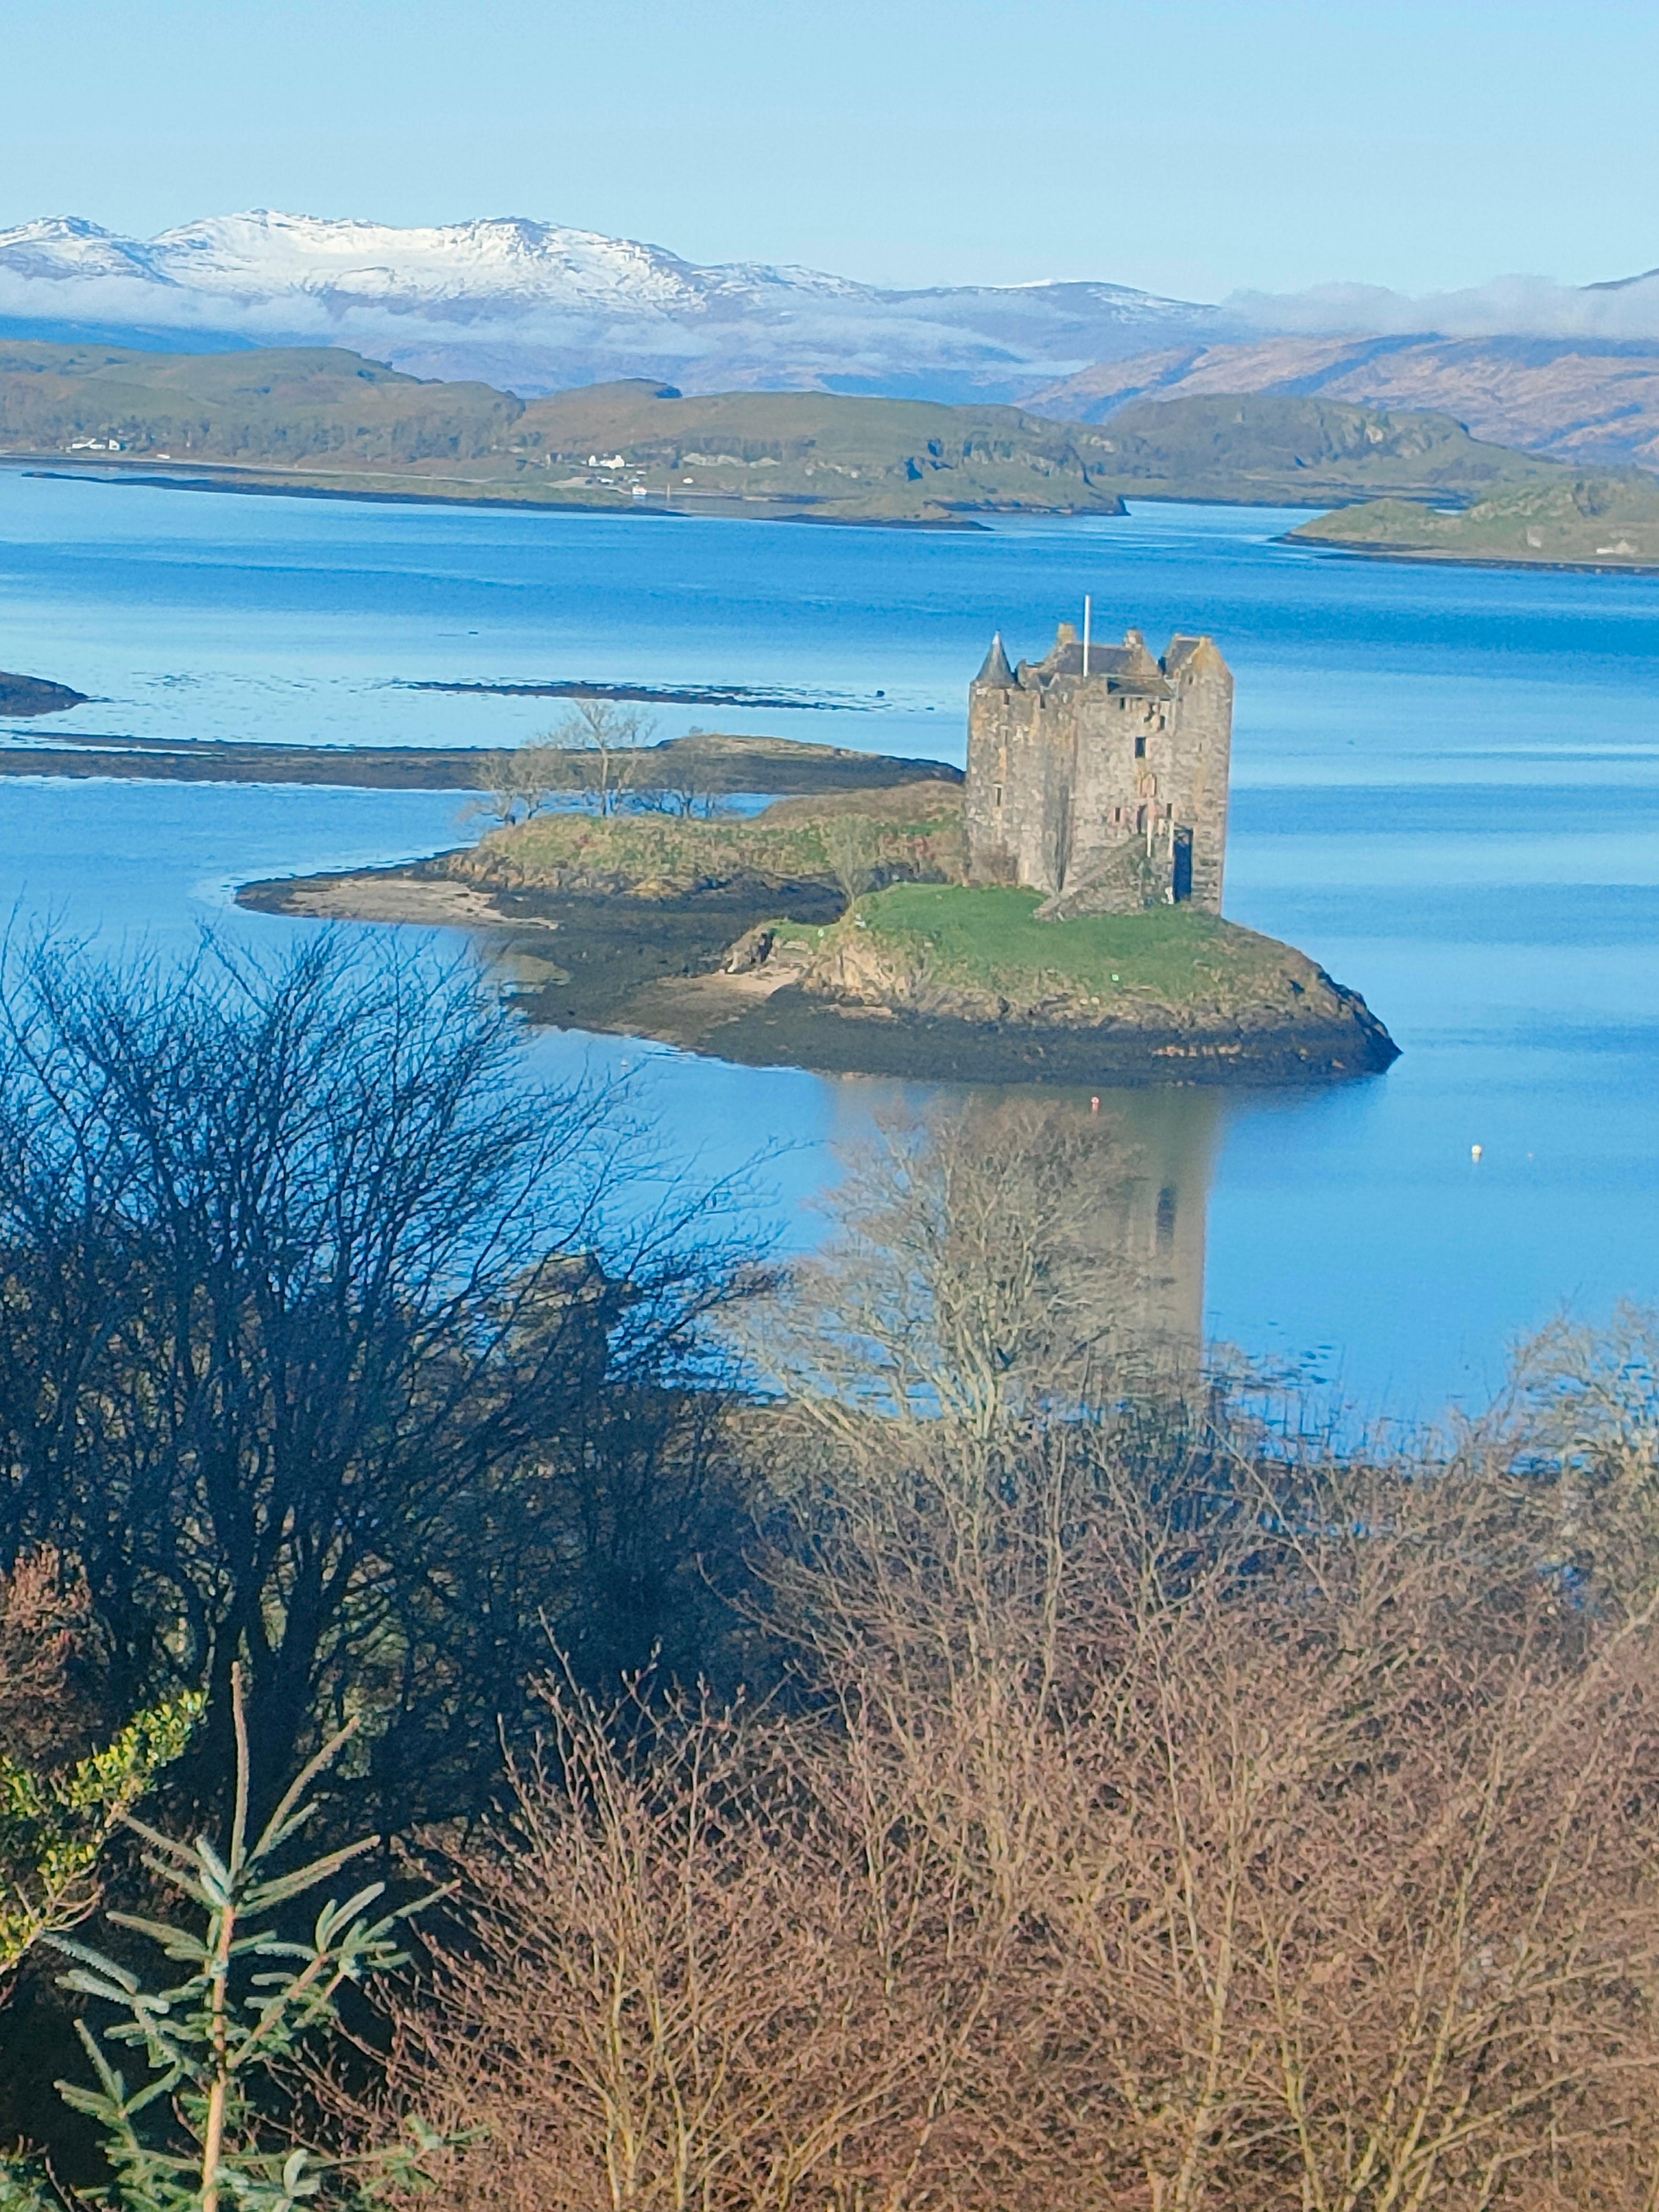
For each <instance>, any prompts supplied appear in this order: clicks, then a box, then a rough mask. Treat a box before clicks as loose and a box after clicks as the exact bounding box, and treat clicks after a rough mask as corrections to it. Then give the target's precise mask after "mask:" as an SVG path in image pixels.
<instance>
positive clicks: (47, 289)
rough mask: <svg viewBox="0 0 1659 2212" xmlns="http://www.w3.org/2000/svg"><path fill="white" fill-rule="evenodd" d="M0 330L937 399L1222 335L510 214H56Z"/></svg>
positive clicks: (1208, 325) (512, 377) (16, 274)
mask: <svg viewBox="0 0 1659 2212" xmlns="http://www.w3.org/2000/svg"><path fill="white" fill-rule="evenodd" d="M0 322H3V324H4V325H5V326H6V327H7V328H8V329H9V332H10V334H11V335H13V336H21V335H23V334H24V333H25V332H26V331H30V330H33V331H35V332H36V333H37V334H38V335H40V336H52V337H59V336H65V335H70V334H72V333H73V332H75V331H77V330H82V331H88V332H92V331H95V332H96V333H97V334H98V335H99V336H100V337H105V338H109V337H116V336H118V335H120V334H122V333H124V332H125V333H131V335H132V336H133V337H135V338H138V339H140V340H143V339H144V338H149V341H150V342H151V343H155V341H156V340H158V339H165V340H167V341H168V342H171V343H179V344H188V343H191V342H194V343H198V344H200V343H215V344H224V343H257V344H273V343H312V344H315V343H319V341H320V342H327V343H337V344H349V345H353V346H356V347H359V348H360V349H362V350H363V351H365V352H368V353H370V354H373V355H374V356H377V357H378V358H381V359H386V360H389V361H391V362H393V363H394V364H395V365H396V366H398V367H399V368H409V369H412V370H414V371H415V372H416V374H423V375H445V376H456V375H472V376H482V377H485V378H488V379H489V380H491V381H493V382H497V383H506V384H508V385H510V386H513V388H515V389H517V390H519V391H521V392H543V391H550V390H554V389H557V388H558V387H560V386H566V385H572V384H580V383H586V382H589V381H591V380H595V379H597V378H601V377H608V376H641V375H643V376H659V377H671V378H672V379H673V380H674V381H675V382H676V383H678V384H679V385H680V386H682V387H683V388H684V389H686V390H688V391H711V390H718V389H721V388H730V387H732V386H764V385H774V386H777V385H783V386H803V385H804V386H816V385H827V386H833V387H836V388H839V389H842V390H861V391H872V392H916V393H922V392H926V393H927V394H928V395H929V396H932V397H935V398H954V397H962V398H968V397H980V398H1019V397H1021V396H1022V395H1023V394H1024V392H1029V391H1030V390H1032V389H1034V388H1035V387H1036V386H1038V385H1039V384H1042V383H1043V382H1046V381H1049V380H1053V379H1054V378H1055V377H1057V376H1061V375H1064V374H1069V373H1070V372H1072V371H1073V370H1075V369H1077V368H1081V367H1083V366H1085V364H1087V363H1089V362H1097V361H1100V360H1103V359H1107V358H1111V357H1115V356H1121V355H1125V354H1132V353H1138V352H1143V351H1145V350H1146V349H1149V348H1151V347H1154V346H1158V345H1159V344H1164V343H1194V342H1197V341H1201V340H1208V339H1212V338H1216V337H1234V336H1240V335H1243V329H1242V327H1241V326H1240V325H1238V323H1237V320H1236V319H1234V318H1231V317H1228V316H1225V315H1224V314H1222V313H1218V310H1216V309H1214V308H1210V307H1194V306H1192V305H1189V304H1188V303H1187V302H1185V301H1176V300H1163V299H1159V298H1157V297H1156V296H1155V295H1152V294H1150V293H1146V292H1138V291H1134V290H1132V289H1128V288H1127V287H1126V286H1122V285H1116V284H1106V283H1051V284H1030V285H1019V286H1001V287H999V286H984V287H965V288H957V289H937V290H921V291H908V292H899V291H890V290H884V289H880V288H878V287H877V286H874V285H869V284H860V283H853V282H851V281H850V280H848V279H847V278H844V277H839V276H826V275H823V274H822V273H820V272H819V271H817V270H810V269H797V268H772V267H767V266H763V265H760V264H750V263H737V264H727V265H725V266H718V267H712V268H702V267H699V266H698V265H697V264H695V263H692V262H689V261H684V260H682V259H681V258H679V257H678V255H677V254H673V253H670V252H665V250H664V249H663V248H662V247H660V246H647V245H641V244H640V243H639V242H637V241H636V240H631V239H615V238H605V237H602V236H600V235H599V234H597V233H595V232H592V231H584V230H570V229H565V228H560V227H559V226H557V225H556V224H551V223H538V222H528V221H526V220H524V219H522V218H519V217H506V218H501V219H496V220H490V221H483V222H464V223H453V224H449V225H446V226H444V227H443V228H435V229H408V230H405V229H395V228H392V227H390V226H389V225H386V224H381V223H372V222H349V221H332V220H322V219H319V218H318V217H315V216H289V215H280V214H275V213H271V212H270V211H268V210H254V211H253V212H252V213H250V214H246V215H235V216H211V217H208V218H206V219H204V220H203V221H201V222H190V223H185V224H184V225H182V226H181V227H180V228H178V229H176V230H168V231H163V232H162V233H161V234H160V236H159V237H156V238H152V239H142V240H141V239H132V238H121V237H118V236H116V235H115V234H113V233H112V232H110V231H106V230H103V229H100V228H99V227H98V225H97V224H95V223H91V222H85V221H83V220H82V219H80V218H78V217H74V216H64V217H55V218H51V219H48V220H44V221H40V222H27V223H22V224H20V225H18V226H17V227H16V228H13V229H10V230H0Z"/></svg>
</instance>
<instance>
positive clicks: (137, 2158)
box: [52, 1670, 437, 2212]
mask: <svg viewBox="0 0 1659 2212" xmlns="http://www.w3.org/2000/svg"><path fill="white" fill-rule="evenodd" d="M231 1694H232V1700H233V1705H234V1723H235V1733H236V1801H235V1811H234V1817H233V1820H232V1823H231V1832H230V1840H229V1844H228V1849H227V1850H224V1851H223V1852H221V1851H220V1850H218V1849H217V1848H216V1846H215V1845H214V1844H212V1843H211V1842H210V1840H209V1839H208V1838H206V1837H205V1836H198V1837H197V1838H196V1839H195V1840H194V1842H193V1843H191V1844H181V1843H178V1842H175V1841H173V1839H172V1838H169V1837H167V1836H164V1835H162V1834H161V1833H160V1832H158V1831H157V1830H155V1829H154V1828H150V1827H147V1826H144V1825H143V1823H142V1822H140V1821H138V1820H133V1819H131V1816H129V1822H128V1825H129V1826H131V1827H132V1828H134V1829H135V1830H136V1831H137V1833H138V1834H139V1835H141V1836H142V1837H143V1838H144V1840H145V1842H146V1843H147V1844H149V1847H150V1848H149V1852H148V1853H147V1855H146V1857H145V1860H144V1864H145V1865H146V1867H147V1868H148V1869H149V1872H150V1873H151V1874H152V1875H154V1876H155V1878H156V1879H157V1881H160V1882H161V1883H162V1884H163V1885H164V1886H165V1887H167V1888H169V1889H171V1890H173V1891H174V1892H175V1893H177V1894H178V1895H179V1896H180V1897H182V1898H184V1899H186V1900H187V1901H188V1903H189V1904H191V1905H194V1906H195V1907H196V1908H197V1913H198V1915H199V1923H198V1925H197V1926H191V1925H187V1924H185V1923H184V1922H182V1921H179V1920H173V1921H159V1920H151V1919H146V1918H142V1917H138V1916H137V1915H136V1914H133V1913H127V1912H112V1913H111V1915H110V1916H109V1917H110V1919H111V1920H112V1923H114V1924H115V1925H116V1926H117V1927H119V1928H124V1929H128V1930H129V1931H131V1933H132V1934H134V1935H136V1936H143V1937H144V1938H146V1939H147V1940H148V1941H149V1942H152V1943H155V1944H156V1945H157V1946H158V1947H159V1948H161V1952H162V1954H164V1956H165V1957H166V1958H167V1960H170V1961H174V1962H176V1963H178V1964H179V1965H181V1966H184V1967H185V1969H186V1972H185V1976H184V1978H183V1979H182V1980H180V1981H178V1982H176V1983H174V1984H172V1985H171V1986H170V1987H167V1988H163V1989H156V1990H151V1989H148V1988H146V1987H145V1986H144V1984H143V1983H142V1982H141V1981H140V1980H139V1978H137V1975H135V1974H133V1973H131V1972H129V1971H128V1970H127V1968H126V1967H125V1966H121V1965H120V1964H119V1963H118V1961H116V1960H113V1959H110V1958H107V1957H106V1956H104V1955H103V1954H101V1953H100V1952H97V1951H93V1950H89V1949H88V1948H86V1947H85V1946H84V1945H82V1944H80V1943H76V1942H72V1941H70V1939H69V1938H67V1937H64V1936H56V1937H54V1938H53V1939H52V1941H53V1942H54V1944H55V1946H56V1948H58V1950H60V1951H62V1952H63V1953H64V1955H65V1956H66V1957H68V1958H70V1959H71V1960H74V1961H76V1964H75V1966H74V1967H73V1969H72V1971H71V1972H69V1973H68V1974H66V1975H64V1977H63V1985H64V1987H65V1988H66V1989H70V1990H76V1991H77V1992H78V1993H79V1994H80V1995H82V1996H88V1997H94V1998H96V1999H99V2000H100V2001H101V2002H104V2003H106V2004H109V2005H112V2006H113V2007H114V2008H116V2010H117V2011H118V2012H119V2013H121V2014H124V2015H125V2018H124V2019H122V2020H121V2021H119V2022H118V2024H117V2025H116V2026H115V2027H111V2028H108V2029H106V2031H105V2032H104V2035H103V2038H102V2043H100V2039H99V2038H98V2037H97V2036H96V2035H94V2033H93V2032H92V2030H91V2029H90V2028H88V2027H87V2025H86V2024H85V2022H84V2021H76V2027H77V2029H78V2031H79V2033H80V2036H81V2039H82V2042H83V2043H84V2045H86V2049H87V2052H88V2056H89V2057H90V2058H91V2060H92V2063H93V2067H94V2070H95V2072H96V2075H97V2077H98V2087H96V2088H86V2087H81V2086H80V2085H78V2084H76V2083H74V2082H69V2081H60V2082H59V2083H58V2088H59V2091H60V2093H62V2095H63V2097H64V2100H65V2101H66V2102H67V2103H68V2104H70V2106H73V2107H74V2109H75V2110H76V2112H84V2113H86V2114H87V2115H88V2118H91V2119H93V2120H94V2121H96V2122H97V2124H98V2125H99V2126H100V2129H101V2130H102V2131H103V2136H104V2143H105V2150H106V2155H107V2157H108V2159H109V2160H110V2163H111V2164H112V2166H113V2167H114V2169H115V2172H116V2175H117V2186H118V2195H119V2199H120V2202H121V2203H123V2204H124V2205H125V2206H127V2207H129V2208H130V2209H131V2212H216V2207H217V2205H218V2203H219V2202H220V2199H221V2198H222V2197H230V2198H233V2199H234V2201H235V2203H237V2204H238V2205H239V2206H245V2207H247V2208H248V2212H289V2208H290V2207H292V2206H295V2205H296V2204H298V2203H301V2202H305V2201H307V2200H314V2199H316V2198H318V2197H319V2195H320V2194H321V2193H322V2192H323V2191H324V2190H325V2188H329V2187H332V2189H333V2191H335V2193H336V2194H338V2193H341V2191H342V2190H343V2192H344V2193H346V2194H348V2195H352V2196H357V2197H362V2195H364V2194H365V2193H368V2194H373V2193H374V2188H375V2186H376V2184H377V2183H378V2184H380V2185H387V2184H388V2183H389V2182H391V2181H392V2180H394V2179H406V2178H407V2176H408V2174H409V2172H410V2166H411V2161H412V2160H413V2159H414V2158H416V2157H417V2156H418V2155H419V2154H420V2152H421V2151H422V2150H423V2149H428V2148H433V2147H434V2146H435V2142H436V2141H437V2138H435V2137H434V2136H431V2135H430V2134H429V2132H428V2130H426V2129H425V2128H424V2127H422V2124H420V2123H419V2122H418V2121H414V2120H411V2121H410V2123H409V2124H408V2133H409V2140H408V2143H407V2144H406V2145H404V2146H398V2147H396V2148H392V2149H391V2150H382V2151H376V2152H371V2153H368V2154H365V2155H364V2156H363V2157H362V2158H359V2159H356V2160H328V2159H325V2158H322V2157H320V2156H319V2155H318V2154H314V2153H313V2151H311V2150H310V2149H308V2148H306V2147H305V2146H303V2145H296V2144H295V2143H293V2142H276V2143H273V2142H271V2141H270V2130H269V2129H268V2128H267V2127H266V2126H265V2125H264V2124H262V2122H261V2120H260V2118H259V2116H258V2112H257V2109H256V2107H255V2104H254V2101H253V2096H252V2091H253V2086H254V2085H255V2084H256V2083H257V2082H258V2081H259V2079H260V2078H261V2077H262V2076H266V2075H270V2073H271V2071H272V2069H280V2068H282V2067H283V2066H284V2065H291V2064H292V2063H294V2062H295V2060H296V2059H298V2058H299V2057H300V2056H301V2051H302V2049H303V2046H304V2045H306V2043H307V2039H310V2038H312V2037H313V2036H314V2035H315V2034H316V2033H318V2032H319V2030H321V2031H326V2030H328V2029H330V2028H331V2027H334V2026H335V2025H336V2023H337V2019H338V2000H339V1996H340V1993H341V1991H342V1990H343V1988H344V1987H345V1985H346V1984H348V1983H357V1982H362V1980H363V1979H364V1978H366V1977H368V1976H369V1975H373V1974H377V1973H383V1972H386V1971H387V1970H388V1969H390V1968H392V1967H394V1966H399V1965H401V1964H403V1963H404V1954H403V1953H402V1952H401V1951H400V1950H399V1949H398V1945H397V1942H396V1941H395V1940H394V1936H393V1930H394V1929H395V1928H396V1926H397V1923H398V1922H399V1921H400V1920H402V1919H404V1918H405V1917H407V1916H408V1915H409V1913H410V1912H411V1911H416V1910H417V1909H418V1907H417V1906H414V1905H410V1906H404V1907H403V1908H401V1909H400V1910H398V1911H391V1912H386V1913H381V1914H380V1915H379V1916H377V1917H370V1907H371V1906H373V1905H374V1904H375V1903H376V1902H377V1901H378V1900H379V1899H380V1897H381V1896H382V1895H383V1893H384V1890H385V1885H384V1883H381V1882H378V1881H375V1882H369V1883H368V1884H366V1885H365V1886H364V1887H362V1888H361V1889H359V1890H357V1891H356V1893H355V1894H354V1895H352V1896H350V1897H349V1898H347V1899H345V1900H344V1901H343V1903H342V1902H337V1901H336V1900H335V1899H330V1900H329V1901H328V1902H327V1903H326V1904H325V1905H323V1906H322V1908H321V1910H320V1911H319V1912H318V1914H317V1917H316V1920H315V1922H314V1923H313V1927H312V1929H311V1932H310V1935H309V1936H308V1937H307V1938H306V1939H304V1940H301V1941H294V1940H289V1939H286V1938H284V1936H283V1935H282V1934H281V1933H280V1932H279V1929H278V1927H277V1925H276V1923H274V1922H273V1920H272V1917H271V1916H272V1915H273V1914H276V1912H277V1911H278V1908H279V1907H282V1906H283V1905H289V1904H291V1903H292V1901H293V1900H294V1899H296V1898H300V1897H302V1896H305V1895H306V1894H307V1893H309V1892H312V1891H314V1890H318V1889H320V1888H321V1887H323V1886H324V1884H325V1883H327V1882H329V1881H331V1880H332V1878H333V1876H334V1875H337V1874H338V1873H339V1872H340V1870H341V1869H343V1867H345V1866H346V1865H348V1864H349V1863H350V1862H351V1861H352V1860H353V1859H356V1858H358V1857H362V1854H363V1852H365V1851H367V1850H371V1849H373V1847H374V1838H372V1837H370V1838H365V1839H363V1840H362V1841H360V1842H358V1843H355V1844H345V1845H344V1846H343V1847H342V1848H340V1849H338V1850H331V1851H325V1852H324V1853H323V1854H322V1856H321V1857H318V1858H315V1859H313V1860H311V1861H310V1862H309V1863H307V1864H306V1865H304V1866H301V1867H299V1868H296V1869H292V1870H290V1871H289V1872H287V1873H282V1872H279V1871H277V1870H276V1864H275V1862H276V1860H277V1858H278V1857H279V1856H280V1854H281V1853H282V1851H283V1847H284V1845H286V1844H289V1843H290V1842H291V1841H292V1840H293V1838H295V1836H296V1835H298V1834H299V1832H300V1831H301V1829H302V1828H304V1827H305V1826H306V1825H307V1822H309V1820H311V1819H312V1817H313V1814H314V1813H315V1811H316V1807H315V1805H314V1804H312V1803H307V1802H306V1792H307V1790H308V1789H309V1788H310V1786H311V1784H313V1782H314V1781H315V1780H316V1778H318V1776H319V1774H320V1773H322V1772H323V1771H325V1769H326V1768H327V1767H328V1766H330V1765H331V1764H332V1763H333V1761H334V1759H336V1758H337V1756H338V1755H339V1753H340V1751H341V1749H342V1748H343V1746H344V1744H345V1743H346V1741H348V1739H349V1736H350V1735H351V1734H352V1733H353V1730H352V1729H351V1728H350V1727H348V1728H346V1729H343V1730H342V1731H341V1732H340V1733H339V1734H338V1735H336V1736H334V1737H333V1738H332V1739H331V1741H329V1742H328V1743H326V1744H325V1746H324V1747H323V1748H322V1750H321V1751H319V1753H317V1755H316V1757H315V1758H314V1759H312V1760H311V1761H310V1763H309V1764H308V1765H307V1766H306V1767H305V1768H304V1770H303V1771H301V1774H300V1775H299V1777H298V1778H297V1779H296V1780H295V1782H294V1784H292V1786H291V1787H290V1788H289V1790H288V1791H287V1792H286V1793H285V1794H284V1796H283V1799H282V1801H281V1802H280V1803H279V1804H278V1805H277V1807H276V1810H275V1812H273V1813H272V1814H271V1816H270V1820H268V1821H267V1822H266V1823H265V1826H264V1829H263V1830H262V1831H261V1832H260V1834H259V1835H258V1838H257V1839H256V1840H255V1841H254V1842H253V1843H252V1844H250V1843H249V1841H248V1833H247V1832H248V1797H249V1784H250V1774H249V1757H248V1741H247V1728H246V1717H245V1715H244V1711H243V1704H242V1686H241V1678H240V1670H238V1671H237V1672H236V1673H234V1674H233V1678H232V1692H231ZM104 2043H107V2044H123V2045H130V2046H131V2047H133V2048H135V2049H137V2051H141V2052H142V2053H143V2060H144V2063H145V2065H146V2067H147V2069H148V2071H149V2080H148V2081H144V2082H143V2083H141V2084H139V2085H138V2086H137V2087H134V2088H132V2089H129V2088H128V2087H127V2083H126V2080H125V2075H123V2074H122V2073H121V2071H120V2070H119V2069H118V2067H117V2066H116V2065H115V2064H114V2063H112V2059H111V2057H109V2056H108V2055H107V2054H106V2051H105V2050H104V2049H103V2047H102V2044H104Z"/></svg>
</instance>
